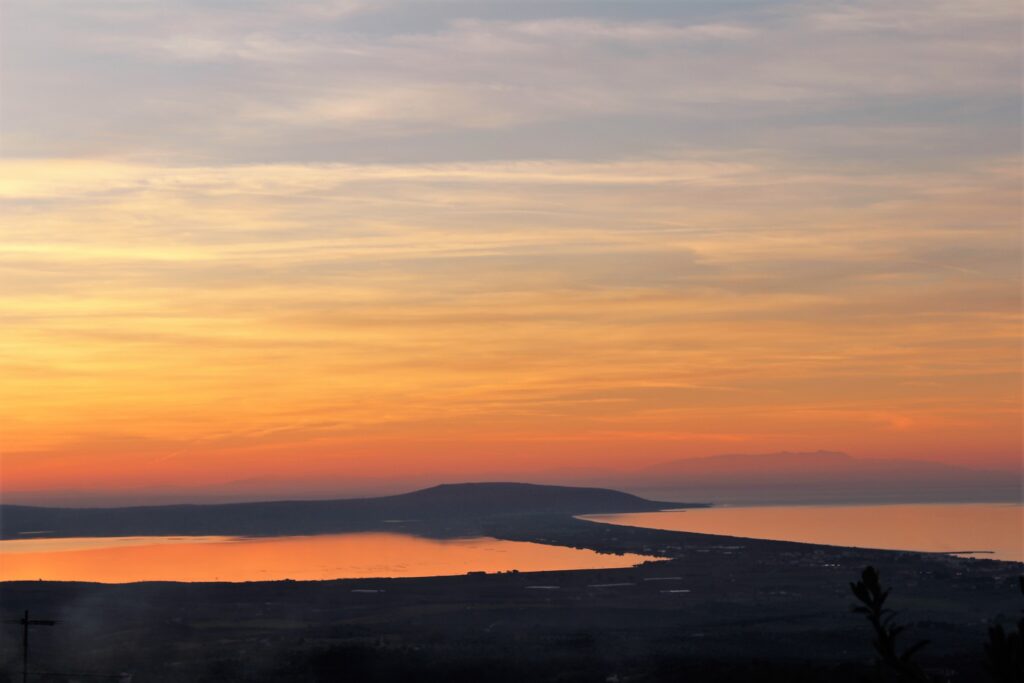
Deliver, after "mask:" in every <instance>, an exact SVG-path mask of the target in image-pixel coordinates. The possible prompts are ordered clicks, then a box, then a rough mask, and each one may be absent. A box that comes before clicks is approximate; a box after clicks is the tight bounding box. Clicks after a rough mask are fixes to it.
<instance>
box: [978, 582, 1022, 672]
mask: <svg viewBox="0 0 1024 683" xmlns="http://www.w3.org/2000/svg"><path fill="white" fill-rule="evenodd" d="M1019 578H1020V591H1021V593H1024V576H1021V577H1019ZM985 655H986V657H987V658H988V662H987V666H988V670H989V672H990V673H991V674H992V677H993V678H995V679H996V680H997V681H999V683H1024V616H1021V618H1020V620H1019V621H1018V622H1017V631H1016V632H1014V631H1010V632H1009V633H1007V632H1006V630H1004V629H1003V625H1002V624H996V625H995V626H990V627H989V629H988V642H987V643H985Z"/></svg>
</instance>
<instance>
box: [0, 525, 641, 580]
mask: <svg viewBox="0 0 1024 683" xmlns="http://www.w3.org/2000/svg"><path fill="white" fill-rule="evenodd" d="M654 559H658V558H654V557H647V556H643V555H606V554H602V553H597V552H594V551H591V550H577V549H575V548H563V547H560V546H552V545H542V544H539V543H524V542H519V541H501V540H497V539H494V538H483V537H481V538H460V539H449V540H434V539H427V538H420V537H418V536H409V535H406V534H396V533H348V534H329V535H322V536H284V537H268V538H235V537H227V536H192V537H189V536H176V537H171V536H133V537H118V538H31V539H24V540H21V539H19V540H12V541H0V580H3V581H15V580H36V579H43V580H47V581H95V582H100V583H129V582H133V581H277V580H281V579H296V580H319V579H339V578H368V577H403V576H444V575H453V574H465V573H466V572H469V571H486V572H497V571H508V570H511V569H518V570H519V571H548V570H564V569H601V568H613V567H631V566H633V565H636V564H639V563H641V562H644V561H646V560H654Z"/></svg>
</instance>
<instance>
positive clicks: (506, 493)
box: [0, 483, 685, 538]
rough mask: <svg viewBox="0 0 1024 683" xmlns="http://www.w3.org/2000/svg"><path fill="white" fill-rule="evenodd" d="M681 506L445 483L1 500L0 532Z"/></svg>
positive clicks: (199, 532) (428, 525) (284, 528)
mask: <svg viewBox="0 0 1024 683" xmlns="http://www.w3.org/2000/svg"><path fill="white" fill-rule="evenodd" d="M683 506H685V504H683V503H668V502H658V501H652V500H645V499H643V498H638V497H637V496H634V495H631V494H628V493H622V492H620V491H611V490H608V489H596V488H575V487H566V486H538V485H536V484H518V483H473V484H446V485H441V486H434V487H432V488H429V489H424V490H421V491H413V492H412V493H405V494H402V495H397V496H382V497H378V498H353V499H347V500H302V501H276V502H260V503H227V504H219V505H160V506H142V507H115V508H86V509H81V508H63V507H62V508H56V507H30V506H22V505H0V538H31V537H32V536H41V537H46V538H51V537H67V536H135V535H139V536H150V535H158V536H163V535H193V536H206V535H231V536H243V535H250V536H265V535H291V534H322V533H331V532H342V531H366V530H389V529H393V530H398V529H403V528H406V527H407V526H408V523H411V522H412V523H417V524H418V525H420V526H422V527H424V528H425V529H426V530H430V531H434V532H440V533H443V532H444V529H446V528H449V527H451V526H452V525H455V526H456V527H458V526H459V525H464V524H466V523H467V522H471V521H472V520H475V519H483V518H491V519H493V518H500V517H508V516H511V515H551V514H558V515H576V514H586V513H617V512H651V511H655V510H663V509H666V508H675V507H683ZM446 520H450V523H448V524H446V523H445V522H446Z"/></svg>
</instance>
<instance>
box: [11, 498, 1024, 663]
mask: <svg viewBox="0 0 1024 683" xmlns="http://www.w3.org/2000/svg"><path fill="white" fill-rule="evenodd" d="M432 531H433V532H434V533H436V534H438V535H447V534H454V533H458V534H466V535H469V534H483V535H489V536H493V537H496V538H502V539H509V540H526V541H535V542H541V543H551V544H557V545H566V546H575V547H581V548H590V549H593V550H598V551H602V552H633V553H642V554H653V555H658V556H661V557H666V558H669V559H667V560H665V561H659V562H650V563H646V564H644V565H640V566H638V567H634V568H628V569H612V570H581V571H561V572H536V573H504V574H488V575H476V574H470V575H465V576H453V577H435V578H420V579H370V580H367V579H358V580H338V581H318V582H295V581H278V582H265V583H263V582H255V583H240V584H229V583H204V584H187V583H138V584H122V585H105V584H87V583H55V582H8V583H4V584H2V585H0V588H2V591H0V611H2V618H3V619H4V620H12V619H17V618H19V617H20V616H21V613H22V611H23V610H25V609H29V610H31V612H32V615H33V616H38V617H39V618H50V619H57V620H58V621H59V622H60V623H58V624H57V625H56V626H53V627H36V628H35V629H34V630H33V633H32V656H33V659H32V661H33V664H32V669H33V670H34V671H38V672H40V675H37V676H35V677H33V680H53V681H57V680H71V678H69V677H67V676H64V675H58V674H63V673H65V672H80V673H90V674H114V673H118V672H130V673H132V674H133V679H132V680H133V682H134V683H139V682H142V681H158V682H161V683H165V682H166V683H169V682H171V681H175V682H176V681H182V682H184V681H190V682H191V681H407V680H409V681H412V680H415V681H432V680H441V681H627V680H628V681H680V680H692V681H774V680H780V681H803V680H806V681H818V680H822V681H847V680H848V681H859V680H864V679H865V676H871V675H873V651H872V646H871V640H872V637H871V633H870V631H869V627H868V625H867V623H866V622H865V621H864V619H863V617H861V616H860V615H857V614H854V613H852V611H851V605H852V602H853V598H852V595H851V593H850V589H849V585H848V584H849V582H850V581H853V580H855V579H857V578H858V577H859V574H860V571H861V570H862V569H863V567H864V566H866V565H869V564H870V565H873V566H875V567H877V568H878V569H879V570H880V571H881V574H882V580H883V584H885V585H887V586H891V587H892V588H893V592H892V595H891V596H890V603H891V606H892V607H893V608H894V609H896V610H898V611H899V615H898V621H900V622H901V623H904V624H906V625H907V626H908V630H907V632H906V633H905V634H904V635H902V636H901V638H902V639H903V645H904V646H908V645H910V644H912V643H913V642H916V641H917V640H919V639H928V640H930V641H931V642H930V644H929V645H928V646H927V647H926V648H925V649H924V650H923V651H922V652H921V653H920V654H919V655H918V660H919V661H920V662H921V664H923V665H924V666H925V668H926V669H928V670H930V671H931V672H932V673H934V674H935V676H936V680H951V681H984V680H987V677H986V673H985V670H984V664H985V659H984V653H983V644H984V641H985V639H986V636H987V627H988V626H989V625H990V624H993V623H996V622H997V621H999V622H1002V623H1004V624H1006V625H1008V626H1009V625H1011V624H1012V623H1015V621H1016V619H1017V618H1018V616H1019V615H1020V613H1021V608H1024V596H1021V594H1020V590H1019V587H1018V579H1017V577H1018V576H1019V575H1020V574H1021V573H1022V571H1024V565H1022V564H1019V563H1009V562H997V561H992V560H984V559H964V558H957V557H951V556H946V555H935V554H923V553H905V552H893V551H873V550H860V549H845V548H839V547H832V546H816V545H806V544H798V543H786V542H776V541H762V540H751V539H739V538H730V537H723V536H708V535H701V534H692V533H683V532H671V531H659V530H653V529H641V528H631V527H622V526H611V525H605V524H599V523H595V522H589V521H585V520H579V519H575V518H573V517H571V516H568V515H564V514H563V515H518V516H512V517H507V518H501V519H486V518H482V519H479V520H477V521H476V522H474V523H472V524H466V523H463V524H460V525H459V526H458V528H451V529H433V530H432ZM2 633H3V635H2V642H0V644H2V647H3V650H2V651H3V660H2V662H0V666H2V669H0V670H2V671H3V673H2V674H0V680H4V678H3V677H4V676H6V677H7V679H8V680H15V679H16V677H17V676H20V647H21V640H20V638H21V632H20V627H19V626H17V625H11V624H8V625H6V626H5V627H4V628H3V631H2ZM43 672H51V673H49V674H46V675H44V674H43ZM82 680H85V679H84V678H83V679H82ZM89 680H100V679H95V678H90V679H89Z"/></svg>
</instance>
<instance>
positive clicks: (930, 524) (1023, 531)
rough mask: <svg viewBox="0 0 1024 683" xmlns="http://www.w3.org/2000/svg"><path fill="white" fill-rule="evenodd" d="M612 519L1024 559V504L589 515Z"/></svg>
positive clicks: (734, 533) (723, 532) (730, 533)
mask: <svg viewBox="0 0 1024 683" xmlns="http://www.w3.org/2000/svg"><path fill="white" fill-rule="evenodd" d="M584 519H589V520H593V521H597V522H605V523H608V524H623V525H626V526H638V527H646V528H650V529H667V530H670V531H693V532H697V533H705V534H719V535H723V536H741V537H746V538H765V539H774V540H780V541H800V542H803V543H822V544H826V545H839V546H847V547H859V548H884V549H889V550H920V551H926V552H958V551H985V552H983V553H978V554H976V555H973V556H974V557H983V558H992V559H999V560H1013V561H1017V562H1021V561H1024V507H1022V506H1020V505H1012V504H1011V505H1006V504H932V505H922V504H917V505H850V506H825V505H803V506H777V507H735V508H729V507H717V508H706V509H692V510H678V511H677V510H672V511H666V512H641V513H633V514H624V515H587V516H586V517H584Z"/></svg>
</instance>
